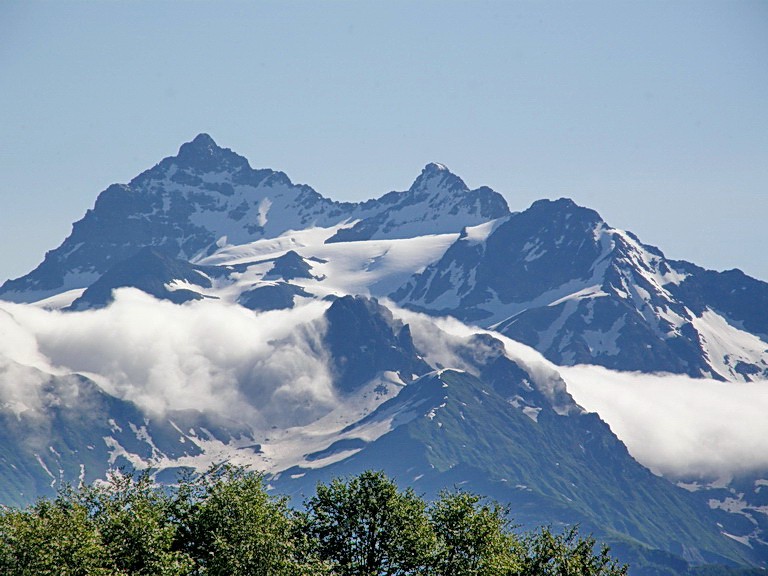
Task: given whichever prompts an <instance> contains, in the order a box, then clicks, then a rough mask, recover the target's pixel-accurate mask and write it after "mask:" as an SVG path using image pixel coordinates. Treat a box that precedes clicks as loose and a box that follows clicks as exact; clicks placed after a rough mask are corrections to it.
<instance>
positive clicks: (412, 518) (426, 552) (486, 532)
mask: <svg viewBox="0 0 768 576" xmlns="http://www.w3.org/2000/svg"><path fill="white" fill-rule="evenodd" d="M626 571H627V568H626V567H625V566H620V565H619V564H618V563H617V562H616V561H615V560H613V559H612V558H611V557H610V555H609V551H608V549H607V547H605V546H601V547H598V546H597V543H596V542H595V540H594V538H592V537H591V536H590V537H581V536H580V535H579V534H578V530H577V529H576V528H572V529H570V530H568V531H566V532H563V533H556V532H553V531H552V530H551V529H550V528H541V529H539V530H538V531H535V532H532V533H523V534H519V533H516V532H515V530H514V527H513V526H512V525H511V523H510V520H509V518H508V515H507V510H506V509H505V508H504V507H503V506H501V505H500V504H498V503H496V502H493V501H489V500H487V499H485V498H482V497H481V496H479V495H476V494H472V493H470V492H466V491H461V490H454V491H446V492H442V493H441V494H440V495H439V496H438V498H437V499H435V500H434V501H432V502H426V501H425V500H424V499H423V498H421V497H419V496H418V495H416V494H415V493H414V492H413V490H412V489H406V490H401V489H399V488H398V487H397V485H396V484H395V483H394V481H393V480H391V479H390V478H388V477H387V476H385V475H384V474H383V473H381V472H370V471H369V472H363V473H362V474H359V475H357V476H352V477H349V478H346V479H336V480H332V481H331V482H330V483H328V484H319V485H318V486H317V489H316V493H315V495H314V496H311V497H310V498H308V499H307V501H306V502H305V503H304V507H303V509H301V510H294V509H293V508H291V507H290V506H289V505H288V501H287V499H285V498H283V497H277V496H273V495H271V494H269V493H268V491H267V489H266V487H265V484H264V479H263V477H262V475H261V474H259V473H255V472H249V471H247V470H244V469H240V468H233V467H229V466H217V467H213V468H212V469H211V470H209V471H208V472H207V473H205V474H202V475H197V476H193V475H186V476H184V477H182V478H180V479H179V481H178V484H177V485H176V486H174V487H164V486H158V485H156V484H154V483H153V482H152V479H151V477H150V476H149V475H148V474H146V473H145V474H138V475H134V474H124V473H114V474H112V475H111V476H109V477H108V479H107V480H106V482H99V483H96V484H93V485H90V486H81V487H79V488H69V487H68V488H65V489H63V490H61V491H60V492H59V494H58V496H57V497H56V498H55V499H51V500H40V501H38V502H37V503H35V504H34V505H32V506H30V507H28V508H26V509H11V508H4V509H1V510H0V573H2V574H4V575H8V576H37V575H41V576H43V575H51V576H53V575H56V576H127V575H131V576H133V575H146V576H225V575H226V576H244V575H249V576H409V575H424V576H516V575H520V576H523V575H526V576H528V575H542V576H546V575H550V574H552V575H555V574H556V575H559V576H571V575H573V576H576V575H579V576H591V575H595V576H615V575H623V574H626Z"/></svg>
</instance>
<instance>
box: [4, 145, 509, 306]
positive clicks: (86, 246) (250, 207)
mask: <svg viewBox="0 0 768 576" xmlns="http://www.w3.org/2000/svg"><path fill="white" fill-rule="evenodd" d="M508 212H509V210H508V208H507V204H506V201H505V200H504V198H503V197H502V196H501V195H500V194H498V193H496V192H494V191H493V190H491V189H490V188H485V187H484V188H480V189H477V190H469V189H468V188H467V186H466V184H464V182H463V181H462V180H461V179H460V178H459V177H458V176H455V175H454V174H452V173H451V172H450V171H449V170H448V169H447V168H446V167H445V166H443V165H441V164H435V163H432V164H428V165H427V166H426V167H425V168H424V170H423V171H422V174H421V175H420V176H419V178H417V179H416V182H414V185H413V186H412V187H411V189H410V190H408V191H406V192H402V193H389V194H385V195H384V196H382V197H381V198H378V199H374V200H369V201H367V202H362V203H343V202H336V201H333V200H331V199H328V198H325V197H323V196H321V195H320V194H318V193H317V192H316V191H315V190H313V189H312V188H311V187H309V186H306V185H297V184H294V183H293V182H291V180H290V179H289V178H288V176H286V175H285V174H284V173H282V172H277V171H274V170H271V169H253V168H251V166H250V165H249V163H248V160H247V159H246V158H244V157H243V156H240V155H238V154H236V153H235V152H233V151H232V150H230V149H229V148H223V147H221V146H219V145H218V144H217V143H216V142H215V141H214V139H213V138H212V137H211V136H210V135H208V134H205V133H201V134H198V135H197V136H196V137H195V138H194V139H193V140H192V141H190V142H187V143H185V144H183V145H182V146H181V148H180V149H179V152H178V154H177V155H176V156H170V157H167V158H165V159H163V160H161V161H160V162H159V163H158V164H156V165H155V166H154V167H152V168H150V169H149V170H146V171H144V172H142V173H141V174H139V175H138V176H137V177H135V178H134V179H132V180H131V181H130V182H129V183H128V184H113V185H112V186H110V187H109V188H107V189H106V190H104V191H103V192H102V193H101V194H99V196H98V198H97V200H96V203H95V205H94V208H93V209H92V210H89V211H88V212H87V213H86V214H85V216H84V217H83V218H82V219H81V220H79V221H78V222H75V224H74V225H73V230H72V234H71V235H70V236H69V237H68V238H66V239H65V240H64V242H63V243H62V244H61V246H59V247H58V248H56V249H54V250H51V251H50V252H48V253H47V254H46V256H45V259H44V261H43V262H42V263H41V264H40V265H39V266H38V267H37V268H36V269H35V270H33V271H32V272H30V273H29V274H27V275H25V276H23V277H21V278H17V279H14V280H9V281H7V282H6V283H5V284H3V285H2V287H0V298H3V299H6V300H15V301H23V302H30V301H35V300H40V299H43V298H46V297H49V296H52V295H55V294H59V293H62V292H65V291H68V290H71V289H76V288H85V287H87V286H89V285H90V284H92V283H93V282H94V281H95V280H96V279H98V278H99V277H100V276H101V275H102V274H104V273H105V272H106V271H107V270H108V269H109V268H110V267H111V266H112V264H113V263H114V262H118V261H122V260H125V259H127V258H128V257H130V256H131V255H133V254H134V253H135V251H136V250H137V249H138V248H139V247H141V246H156V247H158V248H160V249H162V250H163V251H164V253H166V254H168V255H169V256H171V257H173V258H180V259H184V260H190V259H195V258H201V257H203V256H205V255H209V254H212V253H213V252H215V251H216V250H218V249H219V248H221V247H222V246H226V245H240V244H245V243H247V242H252V241H254V240H258V239H261V238H275V237H277V236H279V235H281V234H283V233H285V232H286V231H288V230H303V229H306V228H311V227H320V228H328V227H332V226H338V225H344V224H346V223H349V226H348V227H347V228H344V229H342V230H340V232H339V233H338V234H337V235H336V236H334V238H333V239H332V241H349V240H368V239H389V238H412V237H415V236H419V235H422V234H444V233H453V232H456V233H458V232H459V231H460V230H461V229H462V228H464V227H466V226H474V225H477V224H481V223H483V222H486V221H488V220H492V219H494V218H498V217H500V216H504V215H506V214H507V213H508Z"/></svg>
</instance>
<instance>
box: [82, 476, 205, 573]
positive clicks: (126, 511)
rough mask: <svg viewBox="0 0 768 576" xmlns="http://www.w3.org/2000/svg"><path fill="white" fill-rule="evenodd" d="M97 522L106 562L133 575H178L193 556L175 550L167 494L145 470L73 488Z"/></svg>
mask: <svg viewBox="0 0 768 576" xmlns="http://www.w3.org/2000/svg"><path fill="white" fill-rule="evenodd" d="M68 498H70V499H72V500H78V501H79V503H80V504H81V505H84V506H85V507H86V508H87V510H88V512H89V515H90V517H91V519H92V522H93V524H94V525H95V526H96V528H97V530H98V532H99V534H100V536H101V543H102V545H103V547H104V548H105V550H106V552H107V555H108V557H109V561H110V566H111V567H113V568H114V569H115V570H117V572H118V573H120V574H131V575H132V576H134V575H135V576H182V575H184V574H188V573H189V571H190V568H191V566H192V561H191V559H190V558H189V556H188V555H187V554H185V553H184V552H181V551H179V550H176V549H175V547H174V540H175V536H176V530H177V525H176V524H175V523H174V522H173V521H172V517H171V514H170V511H171V498H170V496H168V494H167V493H166V492H165V491H163V490H160V489H158V487H157V486H155V485H154V484H153V482H152V479H151V477H150V476H149V474H147V473H144V474H141V475H139V476H133V475H131V474H123V473H113V474H111V475H110V476H109V478H108V481H107V482H106V483H104V484H96V485H93V486H90V487H85V488H82V489H81V490H80V491H78V492H71V495H69V496H68Z"/></svg>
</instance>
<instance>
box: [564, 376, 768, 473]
mask: <svg viewBox="0 0 768 576" xmlns="http://www.w3.org/2000/svg"><path fill="white" fill-rule="evenodd" d="M560 371H561V374H562V375H563V377H564V378H565V380H566V382H567V383H568V390H569V392H570V393H571V394H572V395H573V396H574V397H575V398H576V400H577V401H578V402H579V404H581V405H582V406H584V408H586V409H588V410H590V411H594V412H597V413H598V414H600V416H601V418H602V419H603V420H605V421H606V422H607V423H608V424H609V425H610V427H611V429H612V430H613V431H614V433H615V434H616V435H617V436H618V437H619V438H620V439H621V440H622V441H623V442H624V443H625V444H626V445H627V448H628V449H629V451H630V453H631V454H632V455H633V456H634V457H635V458H636V459H637V460H638V461H639V462H641V463H642V464H644V465H645V466H647V467H649V468H650V469H651V470H653V471H654V472H656V473H658V474H662V475H665V476H668V477H671V478H687V477H697V476H698V477H703V478H706V479H716V478H727V477H730V476H733V475H735V474H740V473H748V472H754V471H758V470H765V469H768V417H767V415H768V381H761V382H751V383H734V382H718V381H715V380H707V379H700V378H689V377H687V376H680V375H671V374H641V373H629V372H615V371H612V370H607V369H604V368H600V367H596V366H575V367H572V368H561V369H560Z"/></svg>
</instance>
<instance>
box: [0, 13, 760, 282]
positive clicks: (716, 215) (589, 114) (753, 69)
mask: <svg viewBox="0 0 768 576" xmlns="http://www.w3.org/2000/svg"><path fill="white" fill-rule="evenodd" d="M199 132H208V133H210V134H211V135H212V136H213V137H214V139H215V140H216V141H217V142H218V143H219V144H220V145H222V146H226V147H229V148H232V149H233V150H235V151H237V152H239V153H240V154H242V155H244V156H246V157H247V158H248V159H249V160H250V162H251V165H252V166H254V167H270V168H274V169H278V170H283V171H284V172H286V173H287V174H288V175H289V176H290V177H291V178H292V179H293V180H294V181H297V182H303V183H307V184H310V185H311V186H313V187H314V188H315V189H316V190H317V191H318V192H320V193H321V194H324V195H326V196H330V197H332V198H335V199H339V200H358V199H359V200H362V199H367V198H371V197H374V196H379V195H381V194H383V193H385V192H387V191H389V190H393V189H396V190H402V189H405V188H407V187H408V186H409V185H410V183H411V182H412V180H413V179H414V178H415V177H416V176H417V175H418V173H419V171H420V169H421V168H422V167H423V165H424V164H426V163H427V162H430V161H437V162H442V163H444V164H446V165H448V166H449V167H450V168H451V169H452V170H453V171H454V172H455V173H457V174H459V175H460V176H461V177H462V178H464V180H465V181H466V182H467V183H468V184H469V185H470V186H472V187H476V186H480V185H483V184H485V185H489V186H491V187H492V188H494V189H496V190H498V191H499V192H501V193H503V194H504V195H505V197H506V198H507V200H508V202H509V204H510V206H511V207H512V208H513V209H515V210H522V209H524V208H526V207H527V206H528V205H530V203H531V202H532V201H534V200H536V199H538V198H545V197H546V198H557V197H561V196H568V197H571V198H573V199H574V200H575V201H576V202H578V203H580V204H583V205H586V206H589V207H591V208H594V209H596V210H597V211H598V212H600V213H601V214H602V215H603V217H604V218H605V219H606V220H607V221H608V222H609V223H610V224H612V225H614V226H617V227H620V228H625V229H629V230H632V231H633V232H635V233H636V234H638V235H639V236H640V238H641V240H643V241H644V242H646V243H650V244H655V245H657V246H659V247H660V248H661V249H662V250H663V251H664V252H665V253H666V254H667V256H669V257H672V258H682V259H687V260H691V261H694V262H696V263H698V264H700V265H703V266H706V267H710V268H715V269H726V268H733V267H739V268H741V269H743V270H744V271H745V272H747V273H749V274H751V275H754V276H757V277H759V278H762V279H764V280H768V257H766V247H768V225H767V223H768V195H767V193H768V186H767V185H768V2H765V1H755V2H741V1H736V0H734V1H725V2H707V1H703V2H701V1H690V2H661V1H659V2H656V1H644V2H624V1H615V0H610V1H601V2H511V1H498V2H483V1H479V0H478V1H463V2H456V1H450V0H448V1H441V2H437V1H422V2H419V1H408V2H399V1H392V0H387V1H382V2H364V1H361V2H351V1H333V2H323V1H313V2H298V1H280V2H203V1H194V2H156V1H155V2H149V1H147V2H131V1H125V0H124V1H120V2H117V1H104V2H61V1H51V2H36V1H25V2H14V1H8V0H6V1H4V2H2V3H0V246H2V249H0V280H2V279H4V278H7V277H14V276H18V275H21V274H23V273H25V272H27V271H29V270H31V269H32V268H33V267H34V266H35V265H36V264H37V263H38V262H39V261H40V260H41V259H42V257H43V255H44V252H45V251H46V250H48V249H51V248H54V247H56V246H58V244H59V243H60V242H61V240H63V239H64V237H65V236H66V235H67V234H68V233H69V231H70V227H71V224H72V222H73V221H75V220H77V219H79V218H80V217H82V215H83V214H84V212H85V210H86V209H88V208H90V207H92V206H93V202H94V200H95V199H96V195H97V194H98V193H99V192H100V191H101V190H103V189H104V188H106V187H107V186H108V185H109V184H111V183H113V182H127V181H128V180H130V179H131V178H132V177H133V176H135V175H136V174H138V173H139V172H140V171H142V170H144V169H146V168H149V167H151V166H152V165H154V164H155V163H156V162H158V161H159V160H160V159H161V158H163V157H165V156H169V155H172V154H175V153H176V151H177V150H178V147H179V145H180V144H181V143H182V142H185V141H188V140H190V139H192V138H193V137H194V136H195V135H196V134H197V133H199Z"/></svg>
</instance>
